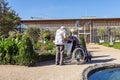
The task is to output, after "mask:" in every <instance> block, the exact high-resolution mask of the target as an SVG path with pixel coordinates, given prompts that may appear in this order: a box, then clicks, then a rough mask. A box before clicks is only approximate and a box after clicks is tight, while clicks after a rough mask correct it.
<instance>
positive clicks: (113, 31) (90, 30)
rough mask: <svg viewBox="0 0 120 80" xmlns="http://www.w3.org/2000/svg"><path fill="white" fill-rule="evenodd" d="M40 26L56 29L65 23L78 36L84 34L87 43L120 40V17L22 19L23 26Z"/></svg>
mask: <svg viewBox="0 0 120 80" xmlns="http://www.w3.org/2000/svg"><path fill="white" fill-rule="evenodd" d="M23 25H26V26H27V27H39V28H44V29H49V30H56V29H57V28H58V27H60V26H62V25H64V26H66V27H67V28H75V29H77V31H78V36H81V35H84V37H85V41H86V42H87V43H95V42H99V41H109V40H110V39H111V38H112V39H114V40H116V41H119V40H120V18H96V17H82V18H80V19H41V20H21V27H22V26H23Z"/></svg>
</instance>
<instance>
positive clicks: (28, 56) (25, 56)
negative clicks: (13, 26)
mask: <svg viewBox="0 0 120 80" xmlns="http://www.w3.org/2000/svg"><path fill="white" fill-rule="evenodd" d="M36 55H37V54H36V53H35V51H34V49H33V45H32V42H31V40H30V38H29V37H28V36H23V37H22V39H21V40H20V39H19V38H12V39H11V38H3V39H1V40H0V64H18V65H27V66H29V65H31V64H32V63H33V62H34V61H35V57H36Z"/></svg>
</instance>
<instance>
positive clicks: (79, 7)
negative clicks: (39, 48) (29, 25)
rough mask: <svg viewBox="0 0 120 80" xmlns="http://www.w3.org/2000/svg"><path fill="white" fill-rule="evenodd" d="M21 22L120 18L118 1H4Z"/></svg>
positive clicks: (119, 3)
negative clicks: (84, 17)
mask: <svg viewBox="0 0 120 80" xmlns="http://www.w3.org/2000/svg"><path fill="white" fill-rule="evenodd" d="M6 1H7V2H8V3H9V5H8V6H9V7H11V9H13V10H15V11H16V13H18V15H19V16H20V17H21V19H23V20H29V19H31V17H34V19H79V18H81V17H83V16H96V17H97V18H120V0H6Z"/></svg>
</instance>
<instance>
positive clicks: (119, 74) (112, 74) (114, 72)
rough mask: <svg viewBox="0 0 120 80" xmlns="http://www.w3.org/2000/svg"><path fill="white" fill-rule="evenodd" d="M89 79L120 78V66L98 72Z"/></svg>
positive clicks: (119, 79)
mask: <svg viewBox="0 0 120 80" xmlns="http://www.w3.org/2000/svg"><path fill="white" fill-rule="evenodd" d="M88 80H120V68H116V69H108V70H103V71H99V72H96V73H94V74H93V75H91V76H90V77H89V79H88Z"/></svg>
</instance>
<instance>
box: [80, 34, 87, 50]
mask: <svg viewBox="0 0 120 80" xmlns="http://www.w3.org/2000/svg"><path fill="white" fill-rule="evenodd" d="M80 41H81V43H82V45H83V47H84V48H86V43H85V39H84V36H80Z"/></svg>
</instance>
